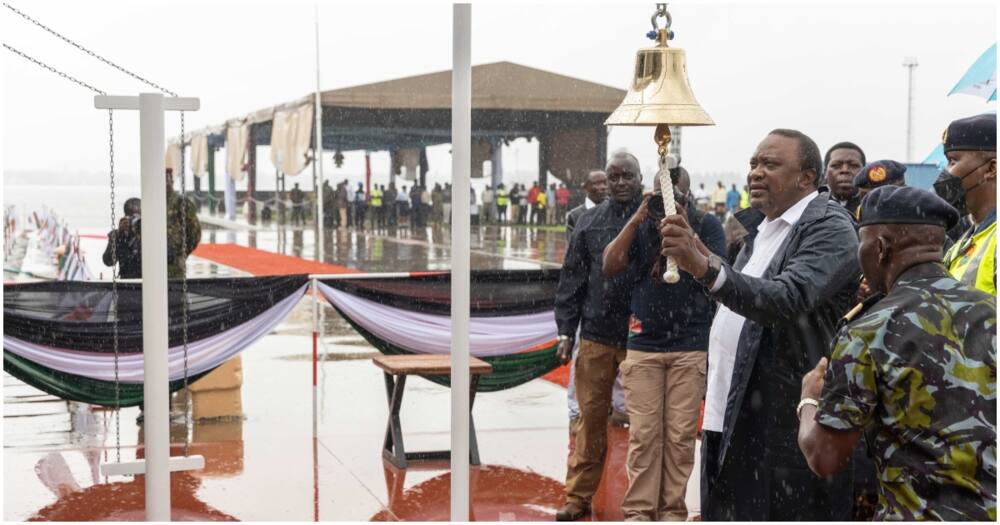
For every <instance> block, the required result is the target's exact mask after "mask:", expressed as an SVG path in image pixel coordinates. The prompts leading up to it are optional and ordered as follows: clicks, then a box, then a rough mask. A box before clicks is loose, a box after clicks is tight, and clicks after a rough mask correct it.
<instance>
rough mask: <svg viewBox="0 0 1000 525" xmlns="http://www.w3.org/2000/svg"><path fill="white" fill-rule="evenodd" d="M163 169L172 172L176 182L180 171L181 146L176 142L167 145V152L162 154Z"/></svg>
mask: <svg viewBox="0 0 1000 525" xmlns="http://www.w3.org/2000/svg"><path fill="white" fill-rule="evenodd" d="M163 167H164V169H171V170H173V172H174V178H175V180H176V178H177V177H179V176H180V175H179V173H180V171H181V146H180V144H177V143H176V142H171V143H169V144H167V152H166V153H165V154H164V159H163Z"/></svg>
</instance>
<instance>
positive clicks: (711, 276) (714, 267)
mask: <svg viewBox="0 0 1000 525" xmlns="http://www.w3.org/2000/svg"><path fill="white" fill-rule="evenodd" d="M720 271H722V259H720V258H719V256H718V255H715V254H714V253H713V254H712V255H709V256H708V269H706V270H705V275H702V276H701V278H700V279H698V282H700V283H701V284H702V285H704V286H705V287H707V288H711V287H712V285H713V284H715V278H716V277H718V276H719V272H720Z"/></svg>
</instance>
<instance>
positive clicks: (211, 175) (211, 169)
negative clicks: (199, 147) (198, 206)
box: [208, 146, 215, 215]
mask: <svg viewBox="0 0 1000 525" xmlns="http://www.w3.org/2000/svg"><path fill="white" fill-rule="evenodd" d="M208 212H209V213H210V214H213V215H214V214H215V146H209V147H208Z"/></svg>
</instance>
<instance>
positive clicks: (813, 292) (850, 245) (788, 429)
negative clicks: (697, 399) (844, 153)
mask: <svg viewBox="0 0 1000 525" xmlns="http://www.w3.org/2000/svg"><path fill="white" fill-rule="evenodd" d="M822 169H823V166H822V158H821V157H820V153H819V148H817V147H816V143H815V142H813V141H812V139H810V138H809V137H808V136H806V135H804V134H802V133H800V132H798V131H794V130H784V129H777V130H774V131H772V132H771V133H770V134H769V135H768V136H767V137H766V138H765V139H764V140H763V141H762V142H761V143H760V145H759V146H757V150H756V152H755V153H754V155H753V157H752V158H751V160H750V174H749V175H748V176H747V182H748V183H749V185H750V203H751V205H752V206H753V207H754V208H757V209H758V210H760V211H761V212H763V214H764V216H765V219H764V220H763V221H762V222H761V223H760V225H759V226H757V228H755V229H754V230H753V231H751V232H749V234H748V235H747V237H746V244H745V245H744V247H743V249H742V250H741V251H740V254H739V256H738V257H737V259H736V262H735V264H732V265H730V264H728V263H726V262H724V261H722V260H721V258H719V257H718V256H716V255H714V254H710V253H709V251H708V249H707V248H705V247H704V245H703V244H701V243H700V241H698V239H697V237H696V236H695V235H694V233H693V232H692V231H691V228H690V227H689V226H688V225H687V222H686V221H685V220H684V219H683V217H681V216H679V215H673V216H671V217H668V218H667V219H665V220H664V221H663V223H662V225H663V226H662V228H661V234H662V235H663V248H664V251H663V253H664V255H668V256H673V257H674V258H675V260H676V261H677V265H678V267H679V268H680V269H681V270H683V271H686V272H688V273H690V274H691V275H692V276H694V277H695V278H696V279H698V280H699V281H701V282H702V285H703V286H705V287H706V288H707V289H708V290H709V292H710V294H711V295H712V297H714V298H715V299H716V300H717V301H718V302H719V303H721V304H720V307H719V310H718V312H717V313H716V314H715V319H714V321H713V324H712V330H711V335H710V337H709V352H708V355H709V371H708V389H707V394H706V399H705V419H704V426H703V429H704V438H703V441H702V461H703V463H702V482H703V483H702V503H701V508H702V512H703V514H702V516H703V519H705V520H707V521H714V520H770V521H786V520H815V521H824V520H845V519H847V518H848V516H849V513H850V510H851V479H850V471H849V470H848V471H846V474H838V475H835V476H832V477H830V478H820V477H818V476H816V475H815V474H814V473H813V472H812V471H811V470H810V469H809V466H808V465H807V464H806V462H805V459H804V458H803V457H802V455H801V453H800V452H799V450H798V444H797V442H796V435H797V432H798V420H797V419H796V416H795V408H796V405H797V404H798V401H799V397H800V388H799V386H800V378H801V377H802V376H803V375H805V373H806V372H808V371H810V370H812V368H813V367H814V366H815V365H816V363H817V362H819V360H820V358H821V357H823V356H829V353H830V345H831V342H832V341H833V338H834V335H835V330H836V325H837V322H838V320H839V319H840V317H841V316H842V315H843V314H844V313H845V312H846V310H847V308H849V307H850V306H851V304H852V301H853V298H854V294H855V293H856V291H857V287H858V281H859V278H860V268H859V266H858V261H857V256H856V254H857V247H858V239H857V235H856V233H855V230H854V223H853V221H852V219H851V216H850V214H849V213H848V212H847V210H845V209H844V208H843V206H841V205H839V204H837V203H836V202H834V201H833V200H832V199H831V198H830V195H829V193H827V192H823V193H819V192H817V178H818V176H819V174H820V172H821V171H822Z"/></svg>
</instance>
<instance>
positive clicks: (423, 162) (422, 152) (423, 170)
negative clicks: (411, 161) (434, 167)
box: [419, 146, 430, 188]
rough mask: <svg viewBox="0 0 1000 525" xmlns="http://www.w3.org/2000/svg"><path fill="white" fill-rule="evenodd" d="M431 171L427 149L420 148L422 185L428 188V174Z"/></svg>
mask: <svg viewBox="0 0 1000 525" xmlns="http://www.w3.org/2000/svg"><path fill="white" fill-rule="evenodd" d="M429 170H430V167H429V164H428V163H427V147H426V146H424V147H421V148H420V178H419V180H420V185H421V186H423V187H425V188H426V187H427V172H428V171H429Z"/></svg>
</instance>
